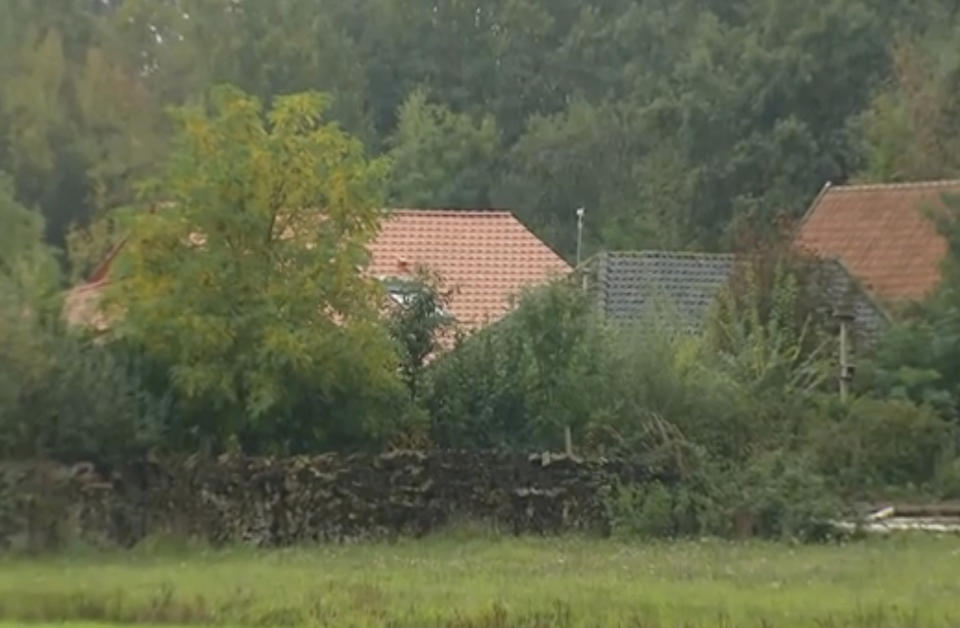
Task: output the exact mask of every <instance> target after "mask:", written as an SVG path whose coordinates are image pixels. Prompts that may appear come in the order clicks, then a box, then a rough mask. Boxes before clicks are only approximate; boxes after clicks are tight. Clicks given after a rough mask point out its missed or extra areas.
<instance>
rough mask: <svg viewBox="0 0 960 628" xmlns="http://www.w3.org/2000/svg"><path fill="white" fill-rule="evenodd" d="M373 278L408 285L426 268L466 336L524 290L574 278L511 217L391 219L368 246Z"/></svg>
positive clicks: (406, 213)
mask: <svg viewBox="0 0 960 628" xmlns="http://www.w3.org/2000/svg"><path fill="white" fill-rule="evenodd" d="M370 253H371V256H372V261H371V264H370V268H369V272H370V273H371V274H372V275H374V276H377V277H403V276H406V275H409V274H410V273H411V272H413V271H414V270H415V269H416V268H417V267H420V266H424V267H426V268H428V269H430V271H432V272H433V273H436V274H438V275H439V277H440V280H441V282H442V286H443V288H445V289H447V290H451V291H452V292H453V294H452V297H451V299H450V303H449V309H450V313H451V314H452V315H453V316H454V317H455V318H456V319H457V320H458V321H459V323H460V324H461V325H462V326H463V327H465V328H467V329H470V328H475V327H478V326H480V325H483V324H485V323H487V322H491V321H494V320H496V319H498V318H500V317H501V316H503V315H504V314H505V313H506V312H507V311H508V309H509V307H510V300H511V297H514V296H516V295H518V294H519V293H520V292H521V291H522V290H523V289H524V288H526V287H529V286H534V285H537V284H542V283H545V282H546V281H549V280H550V279H551V278H553V277H559V276H563V275H565V274H567V273H569V272H570V271H571V268H570V265H569V264H567V263H566V262H565V261H564V260H563V259H562V258H561V257H560V256H559V255H557V254H556V253H555V252H554V251H553V250H551V249H550V247H548V246H547V245H546V244H544V243H543V242H542V241H541V240H540V239H539V238H537V237H536V236H535V235H533V233H531V232H530V231H529V230H528V229H527V228H526V227H524V226H523V224H522V223H521V222H520V221H518V220H517V219H516V218H515V217H514V215H513V214H512V213H510V212H508V211H494V210H480V211H478V210H426V209H400V210H393V211H391V212H390V213H389V214H388V215H387V217H385V218H384V219H383V221H382V222H381V227H380V233H379V235H377V237H376V238H375V239H374V241H373V242H372V243H371V245H370Z"/></svg>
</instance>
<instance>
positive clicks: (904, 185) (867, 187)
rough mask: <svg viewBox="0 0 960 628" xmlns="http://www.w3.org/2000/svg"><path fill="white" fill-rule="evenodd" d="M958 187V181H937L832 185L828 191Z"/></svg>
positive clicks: (959, 182)
mask: <svg viewBox="0 0 960 628" xmlns="http://www.w3.org/2000/svg"><path fill="white" fill-rule="evenodd" d="M954 186H956V187H960V179H937V180H932V181H903V182H898V183H854V184H845V185H832V186H830V191H831V192H833V191H837V192H863V191H869V190H904V189H913V188H921V189H923V188H939V187H954Z"/></svg>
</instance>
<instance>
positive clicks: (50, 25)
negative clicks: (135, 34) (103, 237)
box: [0, 0, 164, 244]
mask: <svg viewBox="0 0 960 628" xmlns="http://www.w3.org/2000/svg"><path fill="white" fill-rule="evenodd" d="M109 10H110V7H109V5H107V4H105V3H103V2H88V1H81V2H72V3H68V4H66V5H62V6H57V7H54V6H53V5H47V4H43V3H36V2H24V1H23V0H3V2H0V24H2V25H0V161H2V163H3V164H4V168H5V169H6V170H8V172H9V173H10V174H11V176H13V177H14V182H15V186H16V189H17V192H18V195H19V197H20V198H22V199H24V201H25V202H27V203H28V204H30V205H34V206H36V207H38V209H40V211H41V212H42V214H43V216H44V218H45V221H46V227H47V232H48V233H47V235H48V237H49V239H50V240H51V241H52V242H54V243H56V244H60V243H62V239H63V236H64V234H65V233H66V231H67V229H68V227H69V226H70V225H71V224H73V223H81V224H84V223H86V221H87V220H88V219H89V218H90V217H91V216H92V215H93V214H94V213H95V212H96V211H97V210H98V209H103V208H105V207H109V206H111V205H113V204H116V203H117V202H121V201H125V200H129V199H130V194H131V188H130V185H131V183H132V182H133V180H134V179H136V178H138V177H141V176H143V174H144V172H145V171H147V170H148V169H149V167H150V165H151V164H152V163H153V159H155V156H156V155H157V154H158V153H162V146H163V137H164V136H163V129H162V120H163V118H162V115H161V113H162V112H161V110H160V108H159V107H158V106H157V103H156V101H155V100H154V99H153V98H152V95H151V94H150V93H149V92H148V91H147V90H146V89H145V87H144V85H143V83H142V81H141V80H140V78H141V76H140V74H139V71H140V70H141V68H140V67H139V65H138V64H137V60H130V59H127V58H125V57H123V56H122V55H118V54H116V53H115V49H114V48H113V46H112V43H111V42H112V35H111V33H110V32H109V31H108V30H107V29H106V28H105V13H106V12H107V11H109Z"/></svg>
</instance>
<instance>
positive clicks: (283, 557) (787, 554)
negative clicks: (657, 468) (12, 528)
mask: <svg viewBox="0 0 960 628" xmlns="http://www.w3.org/2000/svg"><path fill="white" fill-rule="evenodd" d="M65 622H76V623H65ZM84 622H85V623H84ZM97 622H101V623H97ZM28 623H29V624H33V625H35V626H38V627H39V626H43V627H44V628H46V627H47V626H53V625H56V626H60V627H61V628H62V627H64V626H70V627H71V628H100V626H106V625H111V626H117V625H122V626H123V625H130V626H134V625H135V626H138V627H140V626H160V625H163V626H167V627H169V626H207V625H217V626H236V627H242V626H390V627H394V628H401V627H407V626H409V627H414V626H444V627H451V628H468V627H477V628H479V627H485V628H508V627H535V626H536V627H547V626H561V627H567V626H569V627H573V626H625V627H628V626H629V627H637V628H639V627H644V628H646V627H660V626H662V627H667V626H690V627H695V626H703V627H713V626H716V627H732V626H763V627H770V628H774V627H776V628H780V627H793V626H815V627H831V628H832V627H841V626H850V627H864V628H867V627H870V628H882V627H887V626H889V627H894V626H896V627H903V626H911V627H912V626H931V627H933V626H956V625H958V624H960V539H958V538H957V537H954V536H943V537H917V536H897V537H892V538H884V539H871V540H865V541H857V542H851V543H847V544H843V545H789V544H774V543H760V542H746V543H733V542H724V541H716V540H703V541H675V542H642V541H639V540H637V541H634V540H631V541H616V540H604V539H595V538H582V537H561V538H495V537H492V536H490V535H483V534H468V533H463V532H459V533H448V534H444V535H440V536H437V537H433V538H429V539H425V540H402V541H398V542H395V543H382V544H381V543H369V544H356V545H338V546H316V547H303V548H290V549H277V550H256V549H250V548H231V549H220V550H214V549H210V548H203V547H183V546H171V545H170V544H166V543H153V544H150V543H147V544H144V546H142V547H139V548H136V549H134V550H131V551H128V552H123V553H119V552H118V553H110V554H102V553H94V552H84V551H79V550H78V551H73V552H70V553H67V554H62V555H58V556H52V557H45V558H36V557H33V558H27V557H16V558H9V557H8V558H6V559H3V560H2V561H0V626H2V627H3V628H8V626H9V627H12V626H22V625H25V624H28Z"/></svg>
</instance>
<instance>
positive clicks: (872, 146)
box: [857, 38, 960, 181]
mask: <svg viewBox="0 0 960 628" xmlns="http://www.w3.org/2000/svg"><path fill="white" fill-rule="evenodd" d="M953 41H954V39H946V40H944V38H934V39H933V40H931V41H926V42H920V43H917V42H914V41H911V40H904V41H900V42H899V43H898V44H897V46H896V47H895V48H894V50H893V59H894V64H893V77H892V79H893V80H892V81H891V83H890V85H889V86H887V87H886V88H885V89H883V90H881V91H880V92H879V93H878V94H877V95H876V96H875V97H874V100H873V103H872V104H871V106H870V108H869V109H867V111H865V112H864V114H863V115H862V117H861V118H860V120H859V121H858V125H857V128H858V131H859V132H860V134H861V136H862V138H863V144H864V146H863V153H864V162H865V163H864V170H863V172H862V173H861V177H862V178H865V179H869V180H874V181H916V180H926V179H939V178H949V177H953V176H957V174H958V173H960V109H958V108H957V106H956V104H955V101H956V96H957V94H958V93H960V58H957V56H956V55H955V54H952V53H951V51H952V50H953V49H954V48H955V46H953V45H952V44H953Z"/></svg>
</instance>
